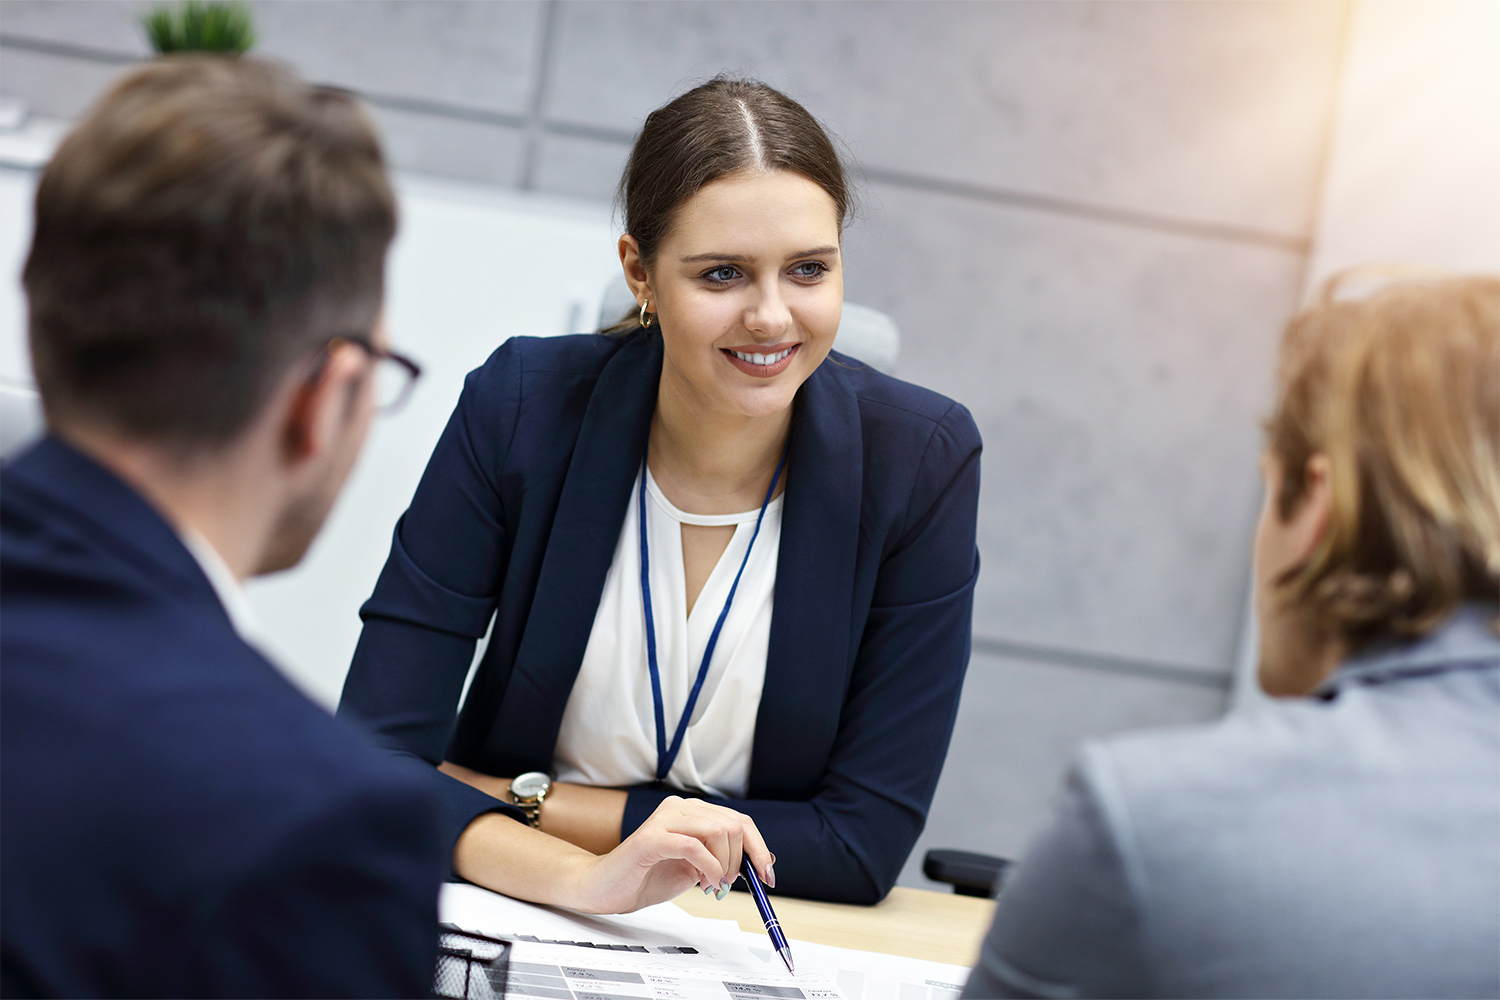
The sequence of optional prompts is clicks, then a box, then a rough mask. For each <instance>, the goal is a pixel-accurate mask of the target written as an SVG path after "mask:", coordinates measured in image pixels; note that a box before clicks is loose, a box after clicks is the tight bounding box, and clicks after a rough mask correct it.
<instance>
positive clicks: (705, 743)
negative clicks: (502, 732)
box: [553, 471, 785, 798]
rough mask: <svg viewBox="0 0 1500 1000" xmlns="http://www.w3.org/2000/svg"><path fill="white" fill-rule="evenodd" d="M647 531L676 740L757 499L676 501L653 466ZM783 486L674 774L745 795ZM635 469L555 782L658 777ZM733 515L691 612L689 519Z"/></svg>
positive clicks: (669, 719)
mask: <svg viewBox="0 0 1500 1000" xmlns="http://www.w3.org/2000/svg"><path fill="white" fill-rule="evenodd" d="M646 496H647V503H646V518H647V520H646V531H647V536H648V544H649V546H650V556H651V560H650V563H651V566H650V569H651V608H652V618H653V623H654V625H655V631H656V657H657V667H658V670H659V671H660V674H661V688H662V707H663V710H664V716H665V723H666V732H665V733H664V734H663V739H664V742H665V744H666V745H667V746H668V747H670V746H671V744H672V736H673V734H674V733H675V732H676V731H677V724H678V721H679V720H680V719H681V717H682V709H683V706H684V705H686V704H687V698H688V694H689V692H690V691H691V690H692V686H693V681H694V680H695V679H696V678H697V675H698V667H699V666H700V665H701V664H702V662H703V650H704V649H705V648H706V647H707V645H708V638H709V635H710V634H711V633H712V632H713V628H714V623H715V622H716V621H718V618H719V613H720V612H721V611H722V610H723V608H724V600H725V598H726V597H728V596H729V588H730V586H731V585H732V584H733V583H734V576H735V573H736V572H738V571H739V568H740V561H741V560H742V559H744V557H745V548H746V546H748V545H749V544H750V536H751V535H753V534H754V533H755V519H756V517H757V515H759V514H760V510H759V509H758V508H757V509H756V510H752V511H746V512H745V513H743V514H718V515H704V514H688V513H686V512H684V511H681V510H678V509H677V508H676V507H674V506H672V503H671V502H670V501H669V500H667V498H666V497H665V496H663V495H662V492H661V490H660V489H659V488H658V487H657V485H656V480H655V479H654V478H653V477H652V476H651V474H650V472H649V471H648V472H647V473H646ZM784 496H785V494H783V495H782V496H780V497H777V498H776V499H774V500H772V501H771V503H770V504H769V505H768V506H767V507H766V516H765V520H764V521H763V522H762V523H761V528H760V536H759V537H758V538H756V540H755V548H754V549H753V550H752V551H751V553H750V561H749V562H748V563H747V564H746V565H745V573H744V576H742V577H741V578H740V585H739V589H738V590H736V591H735V595H734V605H733V606H732V607H731V608H730V610H729V617H728V618H726V619H725V621H724V628H723V631H722V632H720V634H719V641H718V645H716V646H715V647H714V656H713V662H712V663H711V664H710V665H709V669H708V677H707V678H706V679H705V680H704V682H703V690H702V691H701V692H700V693H699V695H698V703H697V705H696V706H695V707H694V709H693V717H692V720H691V721H690V722H689V724H688V729H687V733H686V735H684V737H683V740H682V748H681V750H680V751H679V752H678V754H677V759H676V761H675V762H674V763H673V764H672V770H671V771H670V772H668V774H667V778H666V781H667V784H669V785H671V786H673V787H675V788H679V789H685V790H691V791H697V792H703V793H707V794H710V795H717V796H727V797H733V798H744V797H745V789H746V785H747V784H748V782H749V778H750V748H751V743H752V742H753V740H754V737H755V718H756V715H757V713H758V712H759V710H760V691H761V687H762V685H763V684H764V683H765V677H766V650H767V648H768V646H769V645H770V638H771V601H772V597H773V591H774V590H775V585H776V557H777V550H778V549H779V548H780V545H781V508H782V500H783V497H784ZM639 498H640V477H639V476H637V477H636V482H635V485H634V486H633V487H632V488H631V491H630V506H629V509H627V510H626V512H625V523H624V525H623V526H622V527H621V528H620V540H619V542H618V543H617V544H616V546H615V556H614V561H613V562H612V563H611V564H610V567H609V575H608V576H607V577H606V578H605V581H604V593H603V594H602V595H601V597H600V599H599V610H598V611H597V612H596V613H595V615H594V627H593V630H592V631H591V632H590V633H589V643H588V648H587V649H586V650H585V651H584V654H583V664H582V666H581V667H580V668H579V670H578V679H577V680H576V681H575V682H574V684H573V692H572V694H571V695H570V696H569V697H568V706H567V708H566V710H565V711H564V712H563V719H562V727H561V728H560V729H559V730H558V735H557V748H556V752H555V754H554V758H553V760H554V766H555V767H556V768H557V778H558V780H559V781H569V782H576V783H578V784H583V785H600V786H624V785H639V784H648V783H650V782H651V781H653V780H655V778H656V713H655V708H654V705H653V701H652V697H651V673H650V670H649V668H648V667H647V663H646V628H645V619H644V617H643V614H644V612H643V610H642V609H643V607H644V605H643V603H642V600H641V551H640V521H639V517H640V504H639ZM684 524H696V525H710V526H715V525H729V524H733V525H736V528H735V532H734V537H733V538H732V539H731V540H730V542H729V545H728V547H726V548H725V549H724V554H723V555H722V556H720V557H719V562H718V564H717V565H715V566H714V569H713V572H712V573H711V574H710V575H709V577H708V581H707V582H706V583H705V584H704V585H703V592H702V593H701V594H699V595H698V601H697V603H696V604H694V605H693V613H692V614H691V615H689V614H687V586H686V583H685V581H684V579H683V576H684V574H683V566H682V527H681V526H682V525H684Z"/></svg>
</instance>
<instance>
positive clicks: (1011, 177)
mask: <svg viewBox="0 0 1500 1000" xmlns="http://www.w3.org/2000/svg"><path fill="white" fill-rule="evenodd" d="M1344 17H1345V9H1344V5H1342V4H1299V3H1293V4H1265V3H1236V2H1230V3H1216V4H1176V3H1130V4H1116V3H1071V4H1056V3H1037V2H1019V3H1004V4H973V3H961V4H949V3H874V4H865V3H840V4H820V3H796V4H793V3H760V2H747V3H736V4H732V5H712V4H692V5H687V4H681V3H665V2H624V3H622V2H594V0H588V2H578V3H568V4H566V5H564V6H563V8H562V9H561V16H560V20H559V24H558V49H557V54H556V58H555V60H554V63H553V69H552V76H551V79H550V81H549V88H550V94H551V97H550V99H549V101H548V102H547V106H546V111H547V113H548V115H549V116H553V117H556V118H560V119H562V120H566V121H577V122H586V123H590V124H594V125H600V126H606V127H612V128H621V127H634V126H636V125H638V124H639V123H640V122H641V121H642V120H643V119H644V117H645V115H646V114H647V113H648V112H649V111H650V110H651V109H652V108H654V107H657V106H658V105H660V104H662V103H663V102H664V101H665V100H666V99H667V98H669V97H670V96H672V95H673V94H675V93H678V92H680V91H681V90H683V89H686V87H688V86H690V85H692V84H694V83H697V82H701V81H702V80H703V79H706V78H708V77H710V76H713V75H714V74H716V73H719V72H721V71H730V72H737V73H747V74H752V75H756V76H759V77H761V78H763V79H765V80H766V81H767V82H769V83H771V84H773V85H775V86H778V87H782V88H784V89H786V90H787V91H788V92H789V93H791V94H792V95H793V96H794V97H797V98H798V99H800V100H802V101H804V102H805V103H806V104H807V106H808V107H809V108H810V109H811V110H812V111H813V112H814V113H815V114H817V115H818V116H819V117H821V118H822V119H824V120H825V121H826V122H828V123H830V124H831V125H833V126H834V127H835V128H836V129H837V130H839V131H841V132H842V133H843V134H844V135H845V136H846V137H847V139H848V141H849V143H850V146H851V148H852V151H853V152H854V154H855V155H856V156H857V157H858V158H859V159H860V161H861V162H862V163H863V164H864V165H865V166H866V167H868V168H871V169H872V170H894V171H901V172H909V173H916V174H920V175H923V176H934V177H939V178H943V179H946V180H950V181H955V182H960V183H969V184H979V185H989V186H995V187H1001V188H1009V189H1020V190H1025V191H1029V192H1034V193H1039V194H1046V195H1050V196H1054V197H1059V198H1067V199H1076V200H1081V201H1086V202H1090V203H1096V204H1108V205H1113V206H1117V207H1122V208H1129V209H1134V210H1138V211H1143V212H1150V213H1159V214H1162V215H1167V216H1172V217H1178V218H1189V219H1198V220H1202V221H1207V222H1215V223H1225V224H1233V225H1240V226H1247V227H1253V228H1258V229H1266V230H1270V231H1274V232H1280V233H1289V234H1302V233H1304V232H1305V231H1306V228H1307V226H1308V223H1309V219H1310V217H1311V213H1312V206H1313V198H1314V195H1315V190H1316V183H1317V176H1318V175H1317V170H1318V165H1319V162H1320V159H1319V157H1320V152H1321V149H1322V144H1323V141H1324V136H1325V134H1326V128H1327V125H1328V121H1329V116H1330V114H1331V107H1332V105H1331V101H1332V95H1333V90H1334V77H1335V73H1336V70H1337V59H1336V53H1337V47H1338V41H1339V38H1340V35H1341V32H1342V30H1343V22H1344ZM604 67H608V69H605V68H604Z"/></svg>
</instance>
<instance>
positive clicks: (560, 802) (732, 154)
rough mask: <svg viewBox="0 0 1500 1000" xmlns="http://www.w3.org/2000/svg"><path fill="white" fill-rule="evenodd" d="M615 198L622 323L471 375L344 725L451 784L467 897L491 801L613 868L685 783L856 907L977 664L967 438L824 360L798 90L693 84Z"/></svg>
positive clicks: (934, 761)
mask: <svg viewBox="0 0 1500 1000" xmlns="http://www.w3.org/2000/svg"><path fill="white" fill-rule="evenodd" d="M621 190H622V196H623V201H624V209H625V225H626V233H625V235H623V236H621V237H620V241H619V252H620V261H621V264H622V266H623V268H624V271H625V277H626V279H627V280H628V281H629V283H630V286H631V288H632V289H633V291H634V293H635V296H636V301H637V303H638V309H637V310H636V311H635V313H634V314H633V315H632V316H631V317H629V318H628V319H627V320H626V321H625V322H622V323H621V324H619V325H618V326H617V327H615V328H613V329H611V330H609V331H605V333H604V335H585V336H578V337H560V338H552V339H546V340H533V339H529V338H519V339H515V340H511V341H508V342H507V343H506V344H504V345H503V346H502V347H501V348H500V349H499V350H498V351H496V352H495V354H494V356H493V357H491V359H490V360H489V361H488V362H487V363H486V364H485V365H484V366H483V367H482V368H480V369H478V370H477V371H475V372H473V373H472V374H471V375H470V376H469V379H468V381H467V384H466V386H465V390H464V393H463V396H462V398H461V399H460V401H459V404H458V408H457V410H456V411H455V413H454V415H453V418H452V420H451V421H450V423H449V425H448V428H447V430H446V431H445V432H444V434H443V436H442V438H441V440H440V441H439V443H438V445H437V448H436V450H435V451H434V453H433V456H432V460H431V462H430V464H429V465H428V468H427V471H426V474H425V475H424V477H423V479H422V482H421V485H420V486H419V487H418V489H417V493H416V496H415V497H414V499H413V501H412V505H411V508H410V509H409V510H408V511H407V513H406V514H405V515H404V516H403V517H402V519H401V521H400V522H399V523H398V525H397V527H396V533H395V540H394V543H393V545H392V549H391V555H390V559H389V561H388V562H387V563H386V566H385V569H384V571H383V572H382V574H381V577H380V581H379V583H378V584H377V585H376V588H375V593H374V595H373V596H372V597H371V599H370V601H369V602H368V603H367V604H366V605H365V607H364V609H363V611H362V614H363V616H364V619H365V630H364V633H363V636H362V637H361V640H360V644H359V648H358V650H357V652H356V653H355V658H354V663H353V666H352V667H351V669H350V673H349V678H348V681H347V683H346V686H345V688H344V698H343V703H342V705H341V707H340V711H341V712H343V713H345V714H348V715H352V716H357V717H359V718H360V719H362V720H364V721H365V722H366V723H367V724H370V725H373V726H374V727H375V728H376V729H377V730H378V731H380V732H381V733H383V734H384V736H385V737H386V738H387V739H388V741H389V742H390V744H391V746H393V747H394V748H395V749H397V750H398V751H399V752H402V753H407V754H413V755H416V756H418V757H421V758H423V759H425V760H426V761H428V762H429V763H431V764H440V765H441V770H442V771H443V772H444V773H445V774H446V775H448V776H450V777H451V779H452V780H451V781H450V782H449V795H450V801H451V803H452V812H451V817H450V818H451V829H452V834H453V837H454V839H455V842H456V845H457V851H456V854H455V858H456V864H457V866H458V870H459V872H460V874H464V875H465V876H467V877H470V878H472V879H474V880H475V881H479V882H482V883H485V882H486V879H485V877H484V874H485V870H484V868H483V864H482V863H483V862H485V861H486V859H487V863H489V864H491V865H492V866H493V865H494V864H495V863H496V862H495V859H496V858H498V857H500V856H501V855H502V853H503V845H502V844H500V843H499V842H498V841H497V840H496V839H494V837H493V836H492V834H493V833H494V831H495V829H496V828H497V824H498V823H504V822H508V821H507V820H504V819H503V818H502V817H498V816H484V815H481V814H482V813H484V812H486V811H487V810H493V809H494V808H495V806H496V803H495V799H501V800H503V801H507V802H510V801H516V802H518V803H519V804H520V805H522V806H523V807H525V809H526V810H527V816H528V819H530V820H531V821H532V822H533V823H535V824H536V825H539V827H540V829H541V830H542V831H544V832H546V833H551V834H555V835H556V836H557V837H559V838H562V839H564V840H567V841H571V842H572V843H573V844H576V845H579V846H582V847H585V848H587V849H589V850H590V851H593V852H595V853H604V852H607V851H609V850H610V849H611V848H613V847H614V846H615V845H617V844H619V843H620V841H621V838H622V837H625V836H628V835H629V834H630V833H631V832H632V831H634V830H635V829H637V827H639V826H640V825H641V824H642V823H643V821H645V820H646V819H647V817H648V816H650V815H651V814H652V812H653V810H655V809H656V808H657V807H658V805H659V804H660V803H662V802H663V801H664V799H666V798H667V797H669V796H671V795H672V794H673V793H674V792H678V793H683V794H686V795H689V796H692V797H696V798H702V799H707V800H709V801H710V802H713V803H716V804H718V805H720V806H730V807H733V808H734V809H736V810H739V811H741V812H743V813H744V814H747V815H748V816H749V817H751V818H752V819H753V820H754V824H755V826H756V827H758V828H759V831H760V833H761V834H763V835H764V837H765V839H766V841H767V843H768V844H769V846H770V847H771V849H772V850H773V851H774V852H775V857H776V858H777V861H776V864H775V867H774V868H773V870H772V872H771V873H770V875H771V879H770V880H773V881H774V883H775V884H776V886H777V888H779V889H780V890H781V891H783V892H789V893H794V894H797V895H802V896H810V897H817V898H823V899H833V900H842V901H851V902H865V903H869V902H874V901H876V900H878V899H880V898H881V897H883V896H884V895H885V894H886V892H887V891H888V890H889V889H890V887H891V885H892V884H893V882H894V881H895V878H896V875H897V873H898V872H899V871H900V869H901V866H902V864H903V862H904V861H905V860H906V856H907V854H908V853H909V852H910V850H911V847H912V844H913V843H914V842H915V840H916V837H917V835H918V833H919V832H920V831H921V828H922V824H923V822H924V820H925V817H926V813H927V807H928V804H929V803H930V801H931V798H932V793H933V789H934V787H935V785H936V784H937V779H938V773H939V771H940V769H941V767H942V762H943V757H944V754H945V753H946V750H947V745H948V739H949V735H950V733H951V731H952V725H953V717H954V713H955V711H956V709H957V705H958V695H959V688H960V686H961V684H962V681H963V673H964V668H965V665H966V663H967V660H968V655H969V633H970V616H971V609H972V598H973V586H974V580H975V576H976V573H977V569H978V561H977V556H976V552H975V547H974V528H975V512H976V505H977V500H978V491H979V449H980V444H979V435H978V432H977V431H976V429H975V427H974V423H973V421H972V419H971V418H970V417H969V414H968V413H967V411H965V410H964V409H963V407H961V406H959V405H958V404H956V403H954V402H952V401H951V400H948V399H944V398H943V397H941V396H938V395H936V394H935V393H932V392H928V391H925V390H923V389H919V388H917V387H915V386H911V385H907V384H905V383H902V382H899V381H897V380H895V379H893V378H890V377H887V376H885V375H881V374H879V373H878V372H875V371H873V370H871V369H869V368H867V367H865V366H864V365H862V364H860V363H859V362H858V361H857V360H855V359H852V358H841V357H839V356H837V355H833V356H830V354H829V348H830V346H831V345H832V343H833V338H834V335H835V333H836V332H837V331H838V326H839V315H840V310H841V306H842V299H843V270H842V259H841V253H840V250H841V245H840V237H841V233H842V226H843V222H844V219H845V218H846V216H847V215H848V211H849V194H848V189H847V184H846V180H845V176H844V172H843V168H842V166H841V164H840V162H839V158H838V156H837V154H836V153H835V151H834V148H833V146H832V144H831V143H830V142H829V139H828V137H827V135H826V134H825V133H824V131H823V129H822V128H821V127H820V126H819V125H818V124H817V122H816V121H815V120H814V119H813V118H812V117H811V116H810V115H809V114H808V113H807V112H806V111H805V110H804V109H803V108H802V107H801V106H800V105H798V104H797V103H796V102H794V101H792V100H791V99H789V98H787V97H786V96H785V95H783V94H780V93H778V92H777V91H775V90H773V89H771V88H770V87H767V86H764V85H763V84H759V83H754V82H748V81H737V80H729V79H723V78H721V79H716V80H714V81H712V82H710V83H707V84H705V85H703V86H701V87H698V88H697V89H695V90H692V91H690V92H689V93H687V94H684V95H683V96H682V97H679V98H677V99H676V100H674V101H672V102H671V103H669V104H667V105H666V106H665V107H663V108H661V109H659V110H657V111H656V112H654V113H653V114H652V115H651V116H650V117H649V118H647V120H646V123H645V127H644V128H643V130H642V132H641V135H640V138H639V140H638V141H637V143H636V145H635V148H634V150H633V151H632V153H631V157H630V161H629V163H628V165H627V167H626V172H625V177H624V179H623V181H622V184H621ZM491 619H493V629H492V632H491V636H490V643H489V646H488V649H487V650H486V652H485V655H484V657H483V659H482V661H481V662H480V664H479V667H478V669H477V672H476V673H475V676H474V679H473V682H472V684H471V686H470V688H469V691H468V695H467V697H466V698H465V699H464V703H463V707H462V710H461V711H459V713H458V717H457V723H456V725H455V722H454V713H455V708H456V706H457V705H458V701H459V695H460V691H461V689H462V686H463V683H464V678H465V675H466V674H467V672H468V668H469V665H470V662H471V659H472V657H473V651H474V642H475V640H476V639H478V638H479V637H480V636H482V635H483V634H484V632H485V630H486V627H487V626H489V625H490V622H491ZM471 872H472V873H471ZM486 884H492V883H486Z"/></svg>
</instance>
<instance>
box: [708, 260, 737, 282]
mask: <svg viewBox="0 0 1500 1000" xmlns="http://www.w3.org/2000/svg"><path fill="white" fill-rule="evenodd" d="M739 276H740V272H739V269H738V268H733V267H730V266H729V265H728V264H724V265H722V266H720V267H716V268H714V269H713V270H712V271H705V272H704V274H703V277H705V278H707V279H708V280H709V281H711V282H713V283H715V284H720V285H722V284H725V283H727V282H730V281H733V280H734V279H735V278H738V277H739Z"/></svg>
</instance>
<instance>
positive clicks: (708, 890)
mask: <svg viewBox="0 0 1500 1000" xmlns="http://www.w3.org/2000/svg"><path fill="white" fill-rule="evenodd" d="M713 891H714V887H713V886H711V885H705V886H704V887H703V895H705V896H707V895H708V894H709V893H711V892H713Z"/></svg>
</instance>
